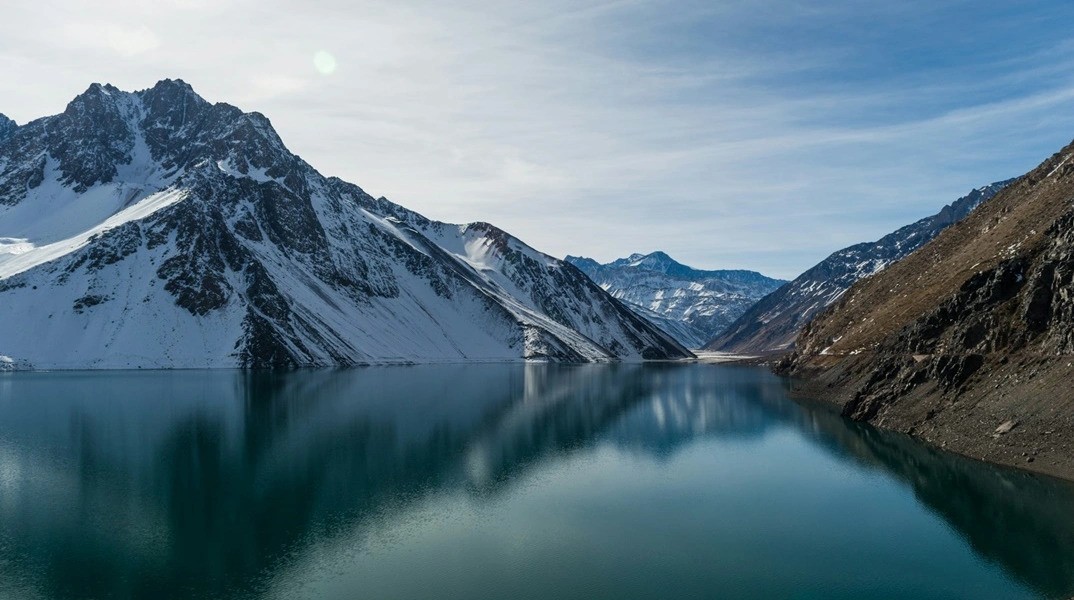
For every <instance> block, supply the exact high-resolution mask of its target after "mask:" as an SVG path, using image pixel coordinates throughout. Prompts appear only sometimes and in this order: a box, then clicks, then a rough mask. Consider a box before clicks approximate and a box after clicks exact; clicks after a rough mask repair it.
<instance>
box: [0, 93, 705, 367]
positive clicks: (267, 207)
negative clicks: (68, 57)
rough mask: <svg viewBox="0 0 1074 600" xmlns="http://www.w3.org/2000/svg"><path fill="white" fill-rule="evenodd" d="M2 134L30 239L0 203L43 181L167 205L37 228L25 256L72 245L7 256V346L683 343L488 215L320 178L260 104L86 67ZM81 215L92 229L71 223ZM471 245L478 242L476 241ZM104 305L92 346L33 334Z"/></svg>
mask: <svg viewBox="0 0 1074 600" xmlns="http://www.w3.org/2000/svg"><path fill="white" fill-rule="evenodd" d="M3 127H4V124H3V123H0V130H2V131H8V129H2V128H3ZM6 135H7V136H8V137H7V138H6V140H4V139H0V238H4V239H7V238H6V236H8V235H12V236H13V238H12V239H16V240H18V239H21V238H24V237H27V236H30V237H33V235H32V232H31V233H30V234H26V233H24V232H22V231H12V232H8V231H6V230H5V215H8V214H16V215H19V214H21V215H25V214H27V213H29V212H32V211H33V209H34V207H35V206H36V205H37V204H38V203H41V202H45V201H46V200H42V197H45V198H48V200H47V201H48V202H51V203H52V204H53V205H55V206H58V209H59V210H61V211H63V210H64V209H65V206H66V205H64V204H63V202H68V203H75V202H82V203H89V204H92V205H93V206H95V207H100V206H105V207H108V206H111V207H114V208H113V209H112V212H110V213H101V216H100V217H99V219H100V220H104V219H107V218H111V219H112V220H116V219H119V216H120V215H122V214H124V211H127V210H134V209H139V208H140V206H141V205H142V204H143V203H151V204H152V203H154V202H155V203H158V204H159V207H158V208H154V209H145V210H136V211H135V212H136V213H137V216H135V217H133V218H130V219H119V220H118V221H116V222H115V224H112V225H108V224H107V223H106V224H102V223H101V222H100V221H89V222H87V223H86V224H85V226H84V228H83V229H79V230H77V231H74V230H72V231H70V232H69V233H67V234H64V235H72V234H73V235H76V238H68V239H66V240H62V239H60V238H62V237H63V236H60V238H56V237H51V238H47V239H43V240H38V239H30V240H29V242H30V243H31V244H30V245H31V250H30V252H29V254H27V255H23V258H25V256H33V255H34V253H35V252H38V251H39V249H38V248H37V247H36V246H41V245H46V244H49V243H53V242H57V241H62V242H63V243H64V244H71V250H70V251H69V252H68V253H66V254H62V255H58V256H56V257H53V256H51V255H49V258H48V259H47V260H45V261H44V262H41V263H40V264H37V263H34V264H33V265H31V266H30V267H27V268H25V269H22V270H18V269H15V270H11V269H12V268H11V267H10V266H5V265H10V264H11V263H10V261H11V260H12V259H11V256H14V255H5V254H0V294H4V297H3V298H0V300H2V301H3V302H5V303H6V305H7V306H9V307H15V309H16V312H20V311H21V312H20V314H23V315H24V316H23V318H24V319H26V320H27V322H25V323H21V324H16V323H15V321H14V320H9V321H8V323H7V325H5V324H3V323H0V346H3V348H0V354H4V355H7V354H12V355H15V356H16V358H18V359H19V360H24V359H25V360H28V362H30V363H34V364H37V365H38V366H41V367H47V366H55V367H77V368H85V367H87V366H97V365H101V364H104V365H112V363H111V362H108V361H109V360H113V359H111V358H109V357H113V356H122V357H128V358H119V359H114V360H117V361H120V362H117V363H116V364H115V366H128V367H129V366H156V367H169V366H241V367H248V368H260V367H295V366H312V365H352V364H360V363H370V362H381V361H389V362H407V361H413V360H444V359H456V360H457V359H466V358H481V359H496V360H504V359H510V358H515V359H521V358H530V359H545V360H562V361H592V360H615V359H623V358H626V359H640V358H643V357H644V358H653V359H665V358H679V357H687V356H690V354H689V352H687V351H686V350H685V349H683V348H682V347H681V346H680V345H679V344H677V343H676V342H675V341H674V340H672V339H670V338H669V337H668V336H666V335H665V334H664V333H663V332H661V331H660V330H659V329H657V328H655V327H653V326H652V325H650V324H649V323H647V322H645V321H644V320H642V319H639V318H638V317H637V316H636V315H634V314H633V313H632V312H630V311H629V310H628V309H627V308H626V307H624V306H623V305H622V304H621V303H619V302H618V301H616V300H615V299H614V298H612V297H611V296H610V295H608V294H607V293H606V292H604V291H603V290H601V289H600V288H599V287H597V286H596V285H595V284H593V283H592V282H591V281H590V280H589V279H588V278H586V277H585V276H584V275H583V274H582V273H581V272H579V271H578V270H577V269H575V268H573V267H571V266H570V265H567V264H565V263H562V262H560V261H557V260H555V259H552V258H551V257H548V256H546V255H543V254H541V253H539V252H537V251H536V250H534V249H532V248H530V247H528V246H526V245H525V244H523V243H522V242H521V241H519V240H517V239H516V238H514V237H512V236H511V235H509V234H507V233H506V232H504V231H502V230H499V229H497V228H495V227H493V226H491V225H488V224H485V223H475V224H471V225H467V226H459V225H451V224H446V223H437V222H433V221H430V220H429V219H426V218H425V217H423V216H421V215H418V214H416V213H414V212H412V211H409V210H407V209H405V208H403V207H401V206H398V205H395V204H393V203H391V202H389V201H388V200H386V199H384V198H379V199H374V198H373V197H371V196H369V195H368V194H366V193H365V192H364V191H362V190H361V189H360V188H358V187H357V186H354V185H352V184H349V183H346V182H343V181H341V180H339V179H335V178H325V177H323V176H322V175H321V174H320V173H318V172H317V171H316V170H315V169H313V167H311V166H310V165H308V164H307V163H305V162H304V161H302V160H301V159H300V158H298V157H297V156H295V155H293V154H291V153H290V152H289V151H288V150H287V149H286V147H285V146H284V144H283V142H282V140H280V138H279V136H278V135H277V134H276V132H275V131H274V130H273V128H272V125H271V123H270V122H269V120H268V119H267V118H265V117H264V116H263V115H260V114H258V113H244V112H242V111H241V110H239V109H237V108H235V107H233V106H230V105H227V104H222V103H218V104H210V103H209V102H206V101H205V100H204V99H202V98H201V97H199V96H198V95H197V94H196V93H194V91H193V90H192V89H191V87H190V86H189V85H187V84H186V83H185V82H182V81H179V80H174V81H173V80H164V81H161V82H159V83H158V84H156V85H155V86H154V87H152V88H150V89H148V90H143V91H139V92H133V93H128V92H123V91H121V90H118V89H116V88H114V87H112V86H109V85H103V86H102V85H97V84H94V85H92V86H90V88H89V89H88V90H87V91H86V92H85V93H83V94H82V95H80V96H78V97H77V98H75V99H74V100H73V101H72V102H71V103H70V104H69V105H68V107H67V109H66V110H65V111H64V113H62V114H60V115H56V116H53V117H46V118H43V119H38V120H36V121H34V122H32V123H30V124H28V125H26V126H23V127H18V128H13V129H11V130H10V132H9V133H7V134H6ZM56 198H60V199H59V200H57V199H56ZM64 199H66V200H64ZM57 203H59V204H57ZM95 210H98V209H95ZM100 210H103V209H100ZM78 214H81V213H78ZM23 221H25V219H24V220H23ZM17 222H22V221H17ZM61 225H68V224H66V223H65V224H61ZM61 229H63V227H61ZM81 231H93V232H96V233H94V234H93V235H90V236H88V237H87V238H86V239H85V240H82V241H78V240H77V235H78V234H79V233H80V232H81ZM16 234H17V235H16ZM72 240H75V241H72ZM5 243H11V242H5ZM468 245H476V246H480V247H482V248H484V249H485V250H484V251H483V253H482V255H481V257H469V256H466V255H465V252H466V247H467V246H468ZM476 260H482V261H486V262H487V264H483V265H482V266H481V268H478V267H476V266H475V265H474V261H476ZM5 269H8V270H7V271H5ZM38 288H41V292H40V294H42V295H45V294H48V295H49V297H55V298H62V297H69V298H70V299H69V300H68V302H67V304H66V306H67V307H73V311H74V314H75V316H74V317H71V318H72V319H74V320H73V321H70V322H69V321H68V320H66V317H63V318H60V317H59V316H58V315H55V314H42V313H44V312H45V310H44V309H39V308H38V307H37V306H36V304H37V303H36V302H35V297H36V296H35V294H36V293H37V292H36V290H38ZM46 289H47V290H48V291H46ZM14 294H19V296H18V297H15V296H14ZM50 310H51V309H50ZM65 310H70V309H65ZM102 311H103V312H102ZM106 313H107V314H106ZM54 317H55V318H54ZM83 318H85V319H90V318H92V319H99V320H100V321H96V322H89V321H82V320H79V319H83ZM39 319H45V320H46V322H41V323H37V322H36V320H39ZM101 322H107V323H108V325H109V328H108V329H109V330H108V331H102V332H99V335H100V334H103V335H104V336H105V337H104V339H102V340H101V341H100V343H99V344H89V343H88V342H87V343H86V344H82V345H79V344H77V343H76V344H74V346H77V347H80V348H92V350H91V351H92V352H97V353H98V354H94V355H92V356H89V355H77V356H73V357H68V356H60V355H57V354H55V353H50V350H48V348H47V347H46V345H47V344H46V343H45V342H41V343H40V344H39V343H38V341H37V340H36V339H34V338H33V337H32V336H29V335H27V334H25V331H27V328H33V327H43V328H45V329H46V330H51V331H56V332H57V333H56V335H57V336H61V335H66V334H61V333H60V332H61V330H63V331H68V330H69V331H70V332H74V333H71V334H70V335H74V336H88V335H92V334H91V333H89V331H91V329H92V328H91V327H90V325H94V326H96V325H99V324H100V323H101ZM5 327H8V329H5ZM9 329H10V330H9ZM74 341H75V342H79V340H78V339H76V340H74ZM84 352H90V351H84Z"/></svg>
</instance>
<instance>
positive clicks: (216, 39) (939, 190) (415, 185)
mask: <svg viewBox="0 0 1074 600" xmlns="http://www.w3.org/2000/svg"><path fill="white" fill-rule="evenodd" d="M20 4H21V5H20V6H15V7H9V8H8V9H6V12H5V19H4V20H3V21H2V22H0V72H3V73H4V77H3V78H0V90H2V92H3V94H2V100H0V112H3V113H5V114H8V115H9V116H11V117H13V118H15V119H17V120H18V121H20V122H25V121H27V120H29V119H31V118H35V117H38V116H43V115H46V114H52V113H55V112H58V111H60V110H62V109H63V105H64V104H65V102H66V101H67V100H69V99H70V97H72V96H73V95H74V94H76V93H78V92H80V91H82V90H83V89H85V87H86V86H87V85H88V84H89V83H90V81H107V82H111V83H113V84H115V85H118V86H120V87H123V88H126V89H138V88H144V87H147V86H149V85H152V83H153V82H154V81H156V80H157V79H159V78H163V77H182V78H184V79H186V80H187V81H189V82H190V83H191V84H192V85H194V86H195V88H196V89H197V90H198V91H199V92H200V93H202V95H204V96H206V97H207V98H208V99H210V100H215V101H227V102H231V103H234V104H238V105H239V106H241V107H242V108H244V109H247V110H259V111H261V112H263V113H265V114H266V115H268V116H269V117H270V118H271V119H272V120H273V123H274V124H275V125H276V127H277V129H278V130H279V131H280V133H281V135H282V137H283V138H284V139H285V140H286V141H287V142H288V144H289V146H290V147H291V149H292V150H293V151H295V152H296V153H298V154H300V155H302V156H303V157H304V158H305V159H307V160H308V161H309V162H310V163H312V164H313V165H315V166H317V167H318V168H319V169H321V170H322V171H323V172H325V173H327V174H332V175H339V176H341V177H343V178H345V179H348V180H350V181H353V182H355V183H358V184H359V185H362V186H363V187H364V188H366V189H367V191H369V192H370V193H373V194H375V195H385V196H388V197H389V198H391V199H393V200H395V201H397V202H399V203H401V204H404V205H406V206H408V207H411V208H414V209H416V210H419V211H421V212H423V213H425V214H427V215H428V216H430V217H433V218H437V219H442V220H448V221H457V222H461V221H472V220H485V221H491V222H493V223H496V224H497V225H500V226H501V227H504V228H505V229H507V230H509V231H511V232H513V233H516V234H518V235H519V236H520V237H522V238H523V239H524V240H526V241H527V242H529V243H530V244H532V245H534V246H535V247H537V248H540V249H542V250H545V251H547V252H550V253H552V254H556V255H561V256H562V255H564V254H567V253H570V254H586V255H592V256H595V257H596V258H598V259H610V258H614V257H616V256H620V255H625V254H629V253H630V252H634V251H648V250H654V249H663V250H666V251H668V252H669V253H671V254H672V255H673V256H676V257H677V258H680V259H681V260H684V261H685V262H689V263H692V264H695V265H697V266H700V267H709V268H721V267H727V268H755V269H759V270H762V271H765V272H767V273H769V274H772V275H778V276H786V277H789V276H793V275H795V274H797V273H798V272H799V271H801V270H802V269H804V268H806V267H808V266H809V265H811V264H812V263H814V262H816V261H817V260H819V259H820V258H823V256H825V255H826V254H827V253H829V252H831V251H833V250H835V249H837V248H840V247H842V246H845V245H848V244H850V243H854V242H857V241H861V240H864V239H870V238H875V237H877V236H879V235H882V234H883V233H885V232H887V231H890V230H892V229H894V228H895V227H898V226H900V225H902V224H905V223H907V222H909V221H911V220H914V219H916V218H918V217H921V216H924V215H926V214H929V213H931V212H935V210H937V209H938V208H939V207H940V206H941V205H942V204H944V203H946V202H950V201H951V200H954V199H955V198H956V197H957V196H959V195H961V194H962V193H965V192H966V191H968V190H969V189H970V188H972V187H976V186H979V185H983V184H986V183H989V182H991V181H994V180H998V179H1003V178H1006V177H1010V176H1013V175H1017V174H1019V173H1021V172H1023V171H1025V170H1026V169H1028V168H1030V167H1032V166H1033V165H1035V164H1036V163H1037V162H1039V161H1040V160H1041V159H1043V158H1044V157H1045V156H1047V155H1048V154H1050V153H1051V152H1053V151H1055V150H1057V149H1058V148H1059V147H1060V146H1062V145H1063V144H1065V143H1067V142H1068V141H1069V140H1070V139H1071V138H1072V137H1074V111H1071V110H1069V108H1070V106H1071V104H1072V102H1074V47H1072V44H1071V42H1070V41H1069V40H1068V39H1067V34H1066V32H1065V31H1064V29H1065V28H1064V26H1063V23H1064V22H1069V21H1066V19H1065V18H1064V17H1069V16H1074V8H1071V7H1068V6H1067V5H1066V4H1065V3H1060V2H1055V3H1048V2H1045V3H1037V4H1034V6H1032V7H1029V8H1025V7H1022V8H1021V9H1019V6H1018V5H1016V4H1013V3H987V2H985V3H982V2H929V3H924V2H907V3H896V4H893V5H878V6H864V5H863V4H862V3H856V2H832V3H824V5H823V6H820V5H818V4H817V3H800V2H793V1H789V0H788V1H769V2H722V3H713V2H691V1H682V2H660V1H656V0H625V1H620V2H592V3H585V2H547V3H516V2H453V3H442V2H363V3H353V2H314V3H298V2H288V1H284V0H275V1H271V2H252V1H237V2H198V1H196V0H184V1H179V0H176V1H173V2H168V3H162V4H154V5H153V6H148V5H141V4H137V3H127V2H99V3H93V4H92V5H89V4H83V3H75V2H68V3H60V4H61V5H63V6H61V7H56V6H51V5H50V6H47V7H46V6H41V5H37V4H31V3H20ZM280 14H288V15H291V16H289V17H288V18H287V19H280V18H279V17H278V15H280ZM326 56H327V57H329V58H331V60H332V61H333V62H332V68H331V69H327V68H325V66H326V65H327V64H328V63H326V62H325V61H326V60H328V59H327V58H325V57H326Z"/></svg>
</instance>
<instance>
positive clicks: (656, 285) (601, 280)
mask: <svg viewBox="0 0 1074 600" xmlns="http://www.w3.org/2000/svg"><path fill="white" fill-rule="evenodd" d="M566 261H567V262H569V263H571V264H573V265H574V266H576V267H578V268H579V269H581V270H582V271H584V272H585V273H586V275H589V277H590V278H592V279H593V281H595V282H597V284H598V285H600V287H602V288H604V289H605V290H607V291H608V292H609V293H611V294H612V295H613V296H615V297H616V298H618V299H620V300H622V301H624V302H626V303H627V305H628V306H630V307H631V308H632V309H634V310H635V312H637V313H638V314H640V315H642V316H643V317H645V318H646V319H647V320H649V321H651V322H652V323H654V324H656V325H657V326H658V327H661V328H662V329H664V330H665V331H667V332H668V333H670V334H672V335H673V336H675V338H676V339H677V340H678V341H679V342H680V343H682V344H683V345H685V346H687V347H689V348H699V347H701V346H702V345H703V344H704V343H705V342H706V341H708V340H711V339H712V338H713V337H714V336H716V335H717V334H718V333H720V332H721V331H723V330H724V328H726V327H727V326H728V325H729V324H730V323H731V322H732V321H734V320H735V319H736V318H738V317H739V316H740V315H742V313H743V312H745V311H746V309H748V308H749V307H750V306H752V305H753V303H755V302H756V301H757V300H758V299H760V298H762V297H764V296H765V295H767V294H769V293H770V292H772V291H773V290H775V289H777V288H779V287H780V286H781V285H783V284H784V283H786V282H785V281H782V280H779V279H772V278H770V277H765V276H764V275H761V274H760V273H757V272H755V271H742V270H718V271H703V270H700V269H694V268H691V267H688V266H686V265H684V264H681V263H679V262H677V261H675V260H674V259H672V258H671V257H670V256H668V255H667V254H665V253H663V252H653V253H651V254H632V255H631V256H629V257H627V258H620V259H618V260H615V261H612V262H610V263H607V264H603V265H602V264H600V263H598V262H597V261H595V260H593V259H591V258H584V257H578V256H568V257H567V258H566Z"/></svg>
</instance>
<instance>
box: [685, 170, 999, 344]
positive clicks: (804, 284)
mask: <svg viewBox="0 0 1074 600" xmlns="http://www.w3.org/2000/svg"><path fill="white" fill-rule="evenodd" d="M1011 181H1013V180H1007V181H1000V182H996V183H993V184H991V185H987V186H985V187H982V188H978V189H976V190H973V191H972V192H970V193H969V194H967V195H966V196H963V197H962V198H959V199H958V200H956V201H955V202H954V203H952V204H950V205H948V206H945V207H944V208H943V209H942V210H940V212H938V213H937V214H935V215H933V216H931V217H927V218H925V219H921V220H920V221H917V222H916V223H913V224H911V225H907V226H906V227H903V228H901V229H899V230H897V231H895V232H893V233H890V234H888V235H886V236H884V237H883V238H881V239H879V240H877V241H875V242H866V243H862V244H857V245H854V246H850V247H849V248H844V249H843V250H840V251H838V252H835V253H833V254H832V255H831V256H829V257H828V258H826V259H824V260H823V261H821V262H820V263H818V264H817V265H816V266H814V267H812V268H810V269H809V270H808V271H806V272H805V273H802V274H801V275H799V276H798V277H796V278H795V279H794V280H793V281H791V282H790V283H789V284H787V285H785V286H783V287H781V288H779V289H778V290H776V291H774V292H772V293H771V294H769V295H768V296H766V297H764V298H763V299H761V300H760V301H759V302H757V303H756V304H755V305H753V306H752V307H751V308H750V309H749V310H748V311H746V313H745V314H743V315H742V316H741V317H739V318H738V320H736V321H735V322H734V323H732V324H731V325H730V326H729V327H727V329H726V330H725V331H724V332H723V333H722V334H720V335H719V336H717V337H716V338H715V339H713V340H711V341H710V342H709V343H708V344H707V345H706V346H705V347H706V348H707V349H710V350H720V351H724V352H737V353H741V354H751V353H765V352H773V351H781V350H787V349H789V348H790V347H791V345H792V344H793V343H794V339H795V337H796V336H797V335H798V332H799V330H801V328H802V327H803V326H804V325H805V324H806V323H808V322H809V321H810V320H811V319H812V318H813V317H815V316H816V315H817V314H819V313H820V312H821V311H823V310H824V309H825V308H826V307H828V306H830V305H831V304H832V303H833V302H835V301H836V300H838V299H839V297H840V296H842V295H843V293H844V292H846V290H847V289H848V288H849V287H850V286H851V285H853V284H854V283H855V282H857V281H858V280H860V279H863V278H865V277H869V276H870V275H873V274H875V273H877V272H879V271H880V270H882V269H884V268H886V267H887V266H889V265H890V264H892V263H894V262H896V261H899V260H901V259H903V258H905V257H906V256H908V255H910V253H912V252H914V251H915V250H917V249H918V248H920V247H921V246H923V245H925V244H926V243H927V242H928V241H929V240H931V239H933V238H935V237H936V236H937V235H939V233H940V232H941V231H943V230H944V229H946V228H948V227H950V226H951V225H953V224H954V223H957V222H958V221H960V220H962V219H964V218H965V217H966V215H968V214H970V212H971V211H973V209H975V208H976V207H977V206H978V205H980V204H981V203H982V202H984V201H986V200H988V199H989V198H991V197H992V196H995V195H996V194H997V193H998V192H999V191H1000V190H1002V189H1003V188H1004V187H1005V186H1007V185H1008V184H1010V183H1011Z"/></svg>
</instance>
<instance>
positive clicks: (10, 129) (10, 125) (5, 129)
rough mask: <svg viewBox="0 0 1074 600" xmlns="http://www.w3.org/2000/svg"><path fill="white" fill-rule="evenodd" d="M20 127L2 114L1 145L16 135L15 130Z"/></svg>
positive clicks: (0, 118) (0, 123)
mask: <svg viewBox="0 0 1074 600" xmlns="http://www.w3.org/2000/svg"><path fill="white" fill-rule="evenodd" d="M18 127H19V126H18V125H17V124H16V123H15V121H12V120H11V119H9V118H7V116H5V115H3V114H0V144H2V143H4V141H6V140H7V139H8V138H9V137H11V136H12V135H14V134H15V130H16V129H18Z"/></svg>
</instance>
